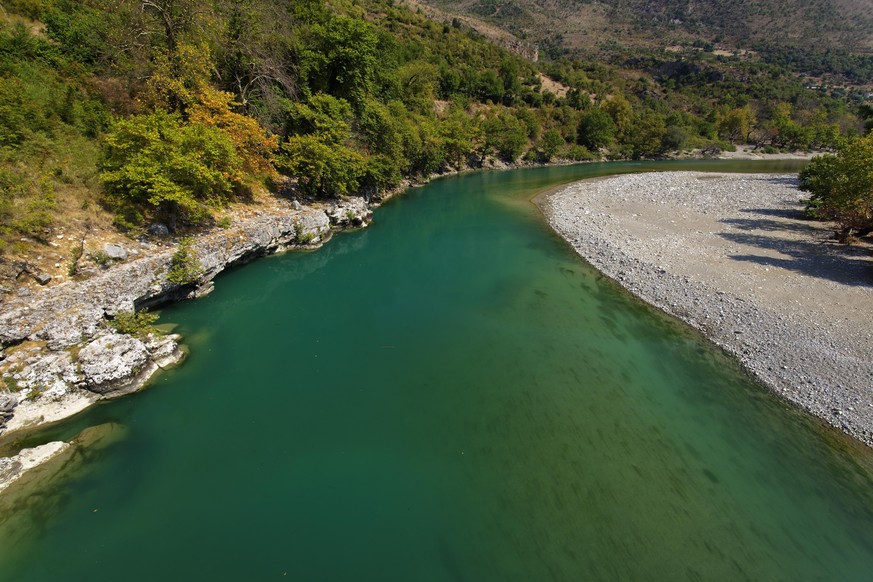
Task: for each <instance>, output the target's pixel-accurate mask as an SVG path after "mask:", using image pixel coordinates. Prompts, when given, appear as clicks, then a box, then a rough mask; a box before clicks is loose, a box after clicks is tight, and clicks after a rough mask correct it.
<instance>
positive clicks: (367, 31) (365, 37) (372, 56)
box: [301, 16, 378, 108]
mask: <svg viewBox="0 0 873 582" xmlns="http://www.w3.org/2000/svg"><path fill="white" fill-rule="evenodd" d="M311 31H312V35H313V37H314V38H313V39H312V41H311V44H310V45H309V46H308V47H307V48H306V49H305V50H304V51H303V52H302V55H301V73H302V74H303V75H304V77H305V79H306V80H307V81H308V84H309V86H310V87H311V88H312V89H313V90H314V91H321V92H324V93H330V94H331V95H334V96H336V97H340V98H342V99H345V100H347V101H348V102H349V103H351V104H352V106H353V107H355V108H357V107H358V106H360V105H361V104H362V103H363V101H364V99H365V98H366V96H367V94H368V93H369V92H370V90H371V88H372V85H373V81H374V79H375V75H376V66H377V63H378V59H377V54H376V53H377V48H378V36H377V35H376V33H375V31H374V29H373V27H372V25H370V24H369V23H368V22H366V21H365V20H363V19H356V18H350V17H346V16H332V17H330V18H329V19H328V21H327V22H326V23H323V24H321V23H318V24H315V25H313V26H312V28H311Z"/></svg>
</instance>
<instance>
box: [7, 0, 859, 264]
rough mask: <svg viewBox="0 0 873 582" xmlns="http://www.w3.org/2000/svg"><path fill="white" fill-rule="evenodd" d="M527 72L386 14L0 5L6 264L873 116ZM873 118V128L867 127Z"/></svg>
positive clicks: (402, 13) (520, 63)
mask: <svg viewBox="0 0 873 582" xmlns="http://www.w3.org/2000/svg"><path fill="white" fill-rule="evenodd" d="M554 56H555V58H544V59H542V60H541V62H538V63H533V62H531V61H528V60H525V59H524V58H522V57H520V56H518V55H516V54H513V53H511V52H509V51H508V50H507V49H505V48H501V47H499V46H497V45H496V44H494V43H491V42H489V41H487V40H486V39H485V38H483V37H482V36H480V35H479V34H478V33H477V32H475V31H474V30H473V29H471V28H470V27H468V26H466V25H465V24H464V23H463V22H461V21H458V20H454V21H448V22H441V21H437V20H434V19H428V18H426V17H425V16H424V15H423V14H421V13H419V12H414V11H411V10H409V9H408V8H406V7H403V6H399V5H395V4H394V3H393V2H391V1H385V0H334V1H329V2H324V1H322V0H295V1H294V2H284V1H280V0H203V1H196V0H2V2H0V234H2V244H3V246H2V252H3V253H4V254H16V253H18V254H20V253H26V252H30V251H31V250H32V248H31V245H39V244H43V243H45V241H46V238H47V236H48V234H47V233H48V232H49V229H50V227H52V226H53V225H56V224H59V223H61V224H68V225H69V224H70V223H71V222H75V221H78V223H79V224H80V225H81V224H87V223H90V222H91V221H98V220H100V219H101V217H105V216H111V217H112V220H113V221H114V224H115V226H116V227H117V228H121V229H123V230H126V231H128V232H137V230H138V229H140V228H142V227H144V226H145V225H147V224H148V223H149V222H150V221H154V220H160V221H163V222H167V223H168V224H170V225H171V227H173V228H176V227H177V226H178V227H179V228H182V227H185V226H186V225H195V224H203V223H209V222H210V221H211V220H212V215H213V213H214V211H215V209H217V208H221V207H223V206H225V205H226V204H227V203H228V202H231V201H233V200H245V199H248V198H250V197H252V196H259V195H261V194H262V193H264V192H268V191H276V190H277V188H278V185H279V184H284V185H287V184H288V183H289V182H290V183H291V185H292V188H293V189H294V190H295V191H296V192H298V193H299V195H302V196H311V197H327V196H334V195H345V194H360V195H364V196H371V195H374V194H376V193H378V192H380V191H383V190H386V189H391V188H394V187H397V186H398V185H399V184H401V183H402V182H403V181H404V180H406V179H412V180H419V179H426V178H427V177H428V176H430V175H432V174H434V173H439V172H445V171H451V170H454V169H462V168H465V167H477V166H481V165H483V164H487V163H494V162H495V161H500V162H503V163H516V162H519V161H525V162H530V163H544V162H549V161H551V160H554V159H563V160H574V161H578V160H590V159H603V158H607V159H618V158H642V157H655V156H662V155H665V154H668V153H675V152H683V151H690V150H695V149H696V150H712V151H715V150H718V149H725V148H731V147H732V144H736V143H753V144H756V145H758V146H760V147H762V148H766V149H768V150H778V149H802V150H808V149H811V148H816V149H829V148H834V147H836V146H838V145H839V144H840V143H841V141H842V139H843V136H845V135H851V134H855V133H861V132H863V131H864V126H863V122H864V120H863V116H864V115H865V113H866V114H871V112H870V111H869V108H868V109H863V108H861V109H859V108H858V106H857V104H856V103H854V102H852V101H851V100H847V99H845V98H843V97H844V96H840V95H831V94H828V93H825V92H821V91H813V90H809V89H807V88H804V86H803V85H802V84H801V83H800V82H799V81H798V80H797V79H796V78H795V77H793V76H792V75H789V74H787V73H785V72H784V71H783V70H781V69H779V68H777V67H774V66H771V65H767V64H764V63H747V64H744V65H743V66H736V65H732V66H731V67H725V66H723V63H722V62H721V61H720V60H719V59H718V58H716V57H714V56H713V55H711V54H707V53H706V52H705V51H701V52H699V53H695V54H694V55H692V56H690V57H687V58H685V57H683V58H681V59H679V58H677V57H676V56H675V55H673V56H671V55H670V54H668V53H658V54H652V55H649V56H647V57H644V58H643V57H635V60H634V61H633V62H629V63H626V65H625V66H615V65H607V64H604V63H598V62H583V61H579V60H575V59H571V58H569V57H567V56H562V55H554ZM870 116H871V117H873V114H871V115H870Z"/></svg>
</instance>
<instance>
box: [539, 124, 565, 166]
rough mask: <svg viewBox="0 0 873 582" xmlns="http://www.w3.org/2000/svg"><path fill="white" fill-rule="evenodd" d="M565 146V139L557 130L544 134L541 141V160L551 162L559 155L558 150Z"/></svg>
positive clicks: (547, 131) (550, 130)
mask: <svg viewBox="0 0 873 582" xmlns="http://www.w3.org/2000/svg"><path fill="white" fill-rule="evenodd" d="M563 145H564V138H563V137H561V133H560V132H559V131H558V130H556V129H549V130H546V132H545V133H544V134H543V137H542V139H541V140H540V147H539V150H540V159H541V160H542V161H543V162H548V161H551V159H552V158H554V157H555V154H557V153H558V150H559V149H560V148H561V147H562V146H563Z"/></svg>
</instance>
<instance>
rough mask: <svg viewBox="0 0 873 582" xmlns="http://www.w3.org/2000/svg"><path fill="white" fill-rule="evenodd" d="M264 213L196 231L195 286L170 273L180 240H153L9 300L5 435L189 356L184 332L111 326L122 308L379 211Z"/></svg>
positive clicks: (199, 291)
mask: <svg viewBox="0 0 873 582" xmlns="http://www.w3.org/2000/svg"><path fill="white" fill-rule="evenodd" d="M255 214H256V215H255V216H254V217H252V218H248V219H245V220H241V221H239V222H238V223H236V224H234V225H232V226H231V227H229V228H225V229H217V230H215V231H213V232H210V233H207V234H204V235H200V236H198V237H196V239H195V240H194V242H193V254H194V255H195V256H196V259H197V261H198V263H199V269H197V276H196V277H195V278H194V280H192V281H191V282H190V283H188V284H180V283H176V282H172V281H170V280H168V277H167V275H168V273H169V271H170V268H171V266H172V260H173V255H174V253H175V246H174V245H173V246H171V248H167V247H166V246H165V247H152V248H150V247H149V245H148V243H145V244H146V246H145V247H144V249H145V252H141V253H140V255H143V254H144V255H145V256H142V257H141V258H137V259H135V260H128V261H123V262H117V263H114V264H112V265H111V266H110V267H109V268H107V269H106V270H105V271H103V272H101V273H99V274H97V275H95V276H93V277H91V278H89V279H87V280H84V281H76V282H67V283H63V284H61V285H57V286H54V287H49V288H45V289H40V290H38V291H36V292H34V293H31V294H29V295H26V296H19V297H15V298H14V299H11V300H8V301H7V302H6V304H5V305H4V308H3V313H2V314H0V344H2V346H3V351H2V353H0V358H2V359H0V374H2V376H3V380H4V383H5V384H6V386H7V388H8V391H6V392H2V391H0V435H3V434H4V433H6V434H8V433H11V432H13V431H19V430H24V429H28V428H33V427H36V426H39V425H42V424H46V423H50V422H54V421H57V420H61V419H63V418H66V417H68V416H71V415H72V414H75V413H77V412H79V411H80V410H83V409H84V408H87V407H88V406H90V405H91V404H93V403H94V402H96V401H98V400H100V399H104V398H112V397H116V396H119V395H122V394H127V393H130V392H133V391H136V390H138V389H140V388H141V387H142V386H143V385H144V384H145V383H146V381H147V380H148V379H149V378H150V377H151V376H152V375H153V374H154V373H155V372H156V371H157V370H159V369H161V368H165V367H167V366H171V365H174V364H176V363H178V362H179V361H180V360H181V359H182V358H183V356H184V352H183V351H182V349H181V348H180V346H179V342H180V340H181V338H180V336H178V335H173V334H170V335H157V334H141V335H128V334H123V333H119V332H118V331H116V330H115V329H113V328H112V327H111V326H109V325H108V324H107V323H108V322H109V321H110V320H111V319H113V318H114V317H115V316H116V314H119V313H123V312H133V311H139V310H141V309H145V308H154V307H159V306H161V305H164V304H167V303H170V302H173V301H179V300H182V299H187V298H194V297H199V296H202V295H204V294H206V293H208V292H209V291H211V290H212V288H213V279H214V278H215V277H216V276H217V275H218V274H219V273H221V272H222V271H223V270H224V269H226V268H228V267H230V266H233V265H237V264H241V263H244V262H246V261H249V260H251V259H253V258H256V257H259V256H263V255H267V254H271V253H275V252H277V251H280V250H283V249H286V248H289V247H315V246H318V245H320V244H322V243H323V242H324V241H325V240H327V238H329V236H330V233H331V231H332V230H335V229H343V228H350V227H363V226H366V225H367V223H368V222H369V220H370V218H371V216H372V212H371V210H370V209H369V207H368V206H367V203H366V202H364V201H363V200H361V199H359V198H354V199H349V200H341V201H336V202H332V203H327V204H321V205H319V206H318V207H309V206H301V205H300V204H299V203H296V202H294V203H291V202H287V203H283V204H280V205H279V206H278V207H276V208H274V209H273V210H271V211H269V212H259V213H255ZM156 236H160V234H158V235H156Z"/></svg>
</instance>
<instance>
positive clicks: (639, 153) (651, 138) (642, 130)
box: [627, 112, 667, 158]
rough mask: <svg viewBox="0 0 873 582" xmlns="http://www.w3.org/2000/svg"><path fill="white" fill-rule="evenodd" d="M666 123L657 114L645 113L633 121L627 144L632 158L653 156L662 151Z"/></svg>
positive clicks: (662, 117)
mask: <svg viewBox="0 0 873 582" xmlns="http://www.w3.org/2000/svg"><path fill="white" fill-rule="evenodd" d="M666 135H667V122H666V120H665V119H664V116H663V115H661V114H659V113H652V112H646V113H642V114H640V115H638V116H637V117H636V118H635V119H634V123H633V126H632V128H631V130H630V132H629V136H628V138H627V143H628V144H629V145H630V146H631V152H632V155H633V157H634V158H641V157H648V156H655V155H658V154H660V153H661V152H663V151H664V137H665V136H666Z"/></svg>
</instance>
